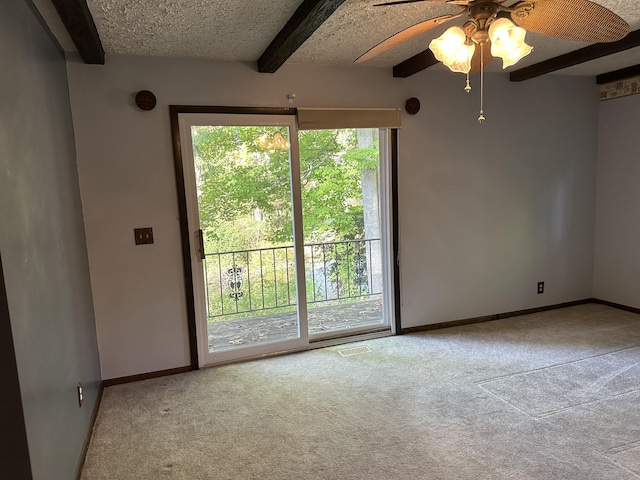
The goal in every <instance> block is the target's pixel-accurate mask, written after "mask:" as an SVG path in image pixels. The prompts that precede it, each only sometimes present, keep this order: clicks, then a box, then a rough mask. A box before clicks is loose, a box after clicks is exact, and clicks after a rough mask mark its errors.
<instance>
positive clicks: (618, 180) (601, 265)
mask: <svg viewBox="0 0 640 480" xmlns="http://www.w3.org/2000/svg"><path fill="white" fill-rule="evenodd" d="M639 112H640V95H634V96H629V97H622V98H617V99H614V100H608V101H605V102H602V103H601V104H600V128H599V150H598V184H597V185H598V187H597V197H596V198H597V209H596V212H597V216H596V227H597V228H596V244H595V270H594V281H593V295H594V297H596V298H599V299H602V300H608V301H610V302H616V303H620V304H622V305H627V306H631V307H636V308H640V255H638V247H639V246H640V222H638V209H639V208H640V188H639V186H638V182H639V181H640V161H639V156H638V153H637V152H638V137H637V135H638V132H639V131H640V113H639Z"/></svg>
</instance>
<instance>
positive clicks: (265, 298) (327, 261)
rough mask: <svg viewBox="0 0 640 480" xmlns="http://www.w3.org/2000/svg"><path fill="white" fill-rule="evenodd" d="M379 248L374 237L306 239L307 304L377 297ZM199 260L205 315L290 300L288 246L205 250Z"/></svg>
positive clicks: (241, 312)
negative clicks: (200, 260)
mask: <svg viewBox="0 0 640 480" xmlns="http://www.w3.org/2000/svg"><path fill="white" fill-rule="evenodd" d="M380 252H381V250H380V239H365V240H347V241H341V242H328V243H312V244H306V245H305V246H304V259H305V282H306V289H307V303H308V304H317V303H321V302H331V301H336V300H347V301H348V300H352V301H357V300H367V299H372V298H376V297H377V296H380V295H381V294H382V271H381V254H380ZM203 262H204V273H205V287H206V299H207V305H206V308H207V318H209V319H210V320H216V319H219V317H223V316H225V315H236V316H250V315H254V314H255V313H253V312H260V311H264V310H275V309H287V308H288V307H293V306H295V305H296V294H295V292H296V283H295V282H296V280H295V261H294V250H293V246H283V247H273V248H257V249H251V250H237V251H233V252H218V253H207V254H206V255H205V259H204V260H203Z"/></svg>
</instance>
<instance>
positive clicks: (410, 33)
mask: <svg viewBox="0 0 640 480" xmlns="http://www.w3.org/2000/svg"><path fill="white" fill-rule="evenodd" d="M466 11H467V9H466V8H463V9H462V10H460V12H458V13H454V14H450V15H442V16H441V17H435V18H431V19H429V20H425V21H424V22H420V23H416V24H415V25H413V26H411V27H409V28H405V29H404V30H401V31H399V32H398V33H396V34H395V35H391V36H390V37H389V38H387V39H386V40H383V41H382V42H380V43H379V44H377V45H376V46H374V47H373V48H370V49H369V50H367V51H366V52H365V53H363V54H362V55H360V56H359V57H358V58H356V63H362V62H365V61H367V60H370V59H371V58H373V57H375V56H376V55H380V54H381V53H382V52H386V51H387V50H390V49H392V48H393V47H396V46H398V45H400V44H401V43H403V42H406V41H407V40H410V39H412V38H413V37H415V36H416V35H420V34H421V33H423V32H426V31H427V30H431V29H432V28H434V27H437V26H438V25H440V24H442V23H444V22H448V21H449V20H452V19H454V18H457V17H459V16H461V15H462V14H463V13H465V12H466Z"/></svg>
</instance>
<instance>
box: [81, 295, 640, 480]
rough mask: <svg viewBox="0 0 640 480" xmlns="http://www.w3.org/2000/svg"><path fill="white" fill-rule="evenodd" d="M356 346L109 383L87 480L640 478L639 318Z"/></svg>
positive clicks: (553, 320) (504, 327) (599, 314)
mask: <svg viewBox="0 0 640 480" xmlns="http://www.w3.org/2000/svg"><path fill="white" fill-rule="evenodd" d="M358 345H367V346H368V347H369V348H370V349H371V352H369V353H362V354H359V355H353V356H341V355H339V353H338V351H339V350H344V349H346V348H349V347H351V346H358ZM351 346H344V345H343V346H339V347H332V348H325V349H319V350H313V351H309V352H304V353H298V354H293V355H286V356H281V357H273V358H267V359H263V360H260V361H255V362H249V363H242V364H237V365H230V366H224V367H217V368H211V369H204V370H200V371H197V372H191V373H187V374H181V375H175V376H171V377H163V378H158V379H153V380H146V381H142V382H138V383H131V384H126V385H118V386H113V387H108V388H106V389H105V391H104V397H103V399H102V405H101V408H100V412H99V414H98V418H97V421H96V426H95V430H94V432H93V436H92V439H91V445H90V447H89V451H88V453H87V457H86V461H85V466H84V470H83V475H82V480H98V479H101V480H106V479H109V480H110V479H114V480H116V479H117V480H126V479H149V480H151V479H164V478H170V479H184V480H187V479H188V480H205V479H206V480H212V479H234V480H236V479H277V480H280V479H282V480H289V479H291V480H294V479H295V480H302V479H318V480H319V479H332V480H333V479H335V480H338V479H339V480H347V479H348V480H355V479H372V480H378V479H380V480H396V479H397V480H404V479H425V480H445V479H446V480H449V479H450V480H467V479H468V480H480V479H518V480H534V479H535V480H538V479H540V480H542V479H554V480H559V479H563V480H564V479H576V480H592V479H593V480H609V479H618V480H622V479H638V478H640V408H639V406H640V316H639V315H636V314H633V313H628V312H624V311H621V310H618V309H614V308H610V307H606V306H602V305H595V304H589V305H580V306H576V307H570V308H564V309H559V310H554V311H549V312H544V313H539V314H534V315H527V316H521V317H514V318H511V319H505V320H498V321H494V322H487V323H482V324H475V325H469V326H464V327H455V328H449V329H443V330H435V331H430V332H424V333H418V334H411V335H403V336H397V337H388V338H382V339H377V340H369V341H367V342H362V343H358V344H354V345H351Z"/></svg>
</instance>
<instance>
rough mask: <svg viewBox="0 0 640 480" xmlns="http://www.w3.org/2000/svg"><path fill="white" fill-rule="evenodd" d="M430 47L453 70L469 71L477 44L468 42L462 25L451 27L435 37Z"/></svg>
mask: <svg viewBox="0 0 640 480" xmlns="http://www.w3.org/2000/svg"><path fill="white" fill-rule="evenodd" d="M429 49H430V50H431V51H432V52H433V55H434V56H435V57H436V58H437V59H438V60H439V61H441V62H442V63H443V64H445V65H446V66H447V67H449V69H450V70H451V71H452V72H460V73H469V71H470V70H471V59H472V58H473V54H474V52H475V50H476V46H475V44H474V43H473V42H467V35H466V33H465V31H464V30H463V29H462V28H461V27H451V28H448V29H447V30H446V31H445V32H444V33H443V34H442V35H441V36H439V37H438V38H435V39H433V40H432V41H431V43H430V44H429Z"/></svg>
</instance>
